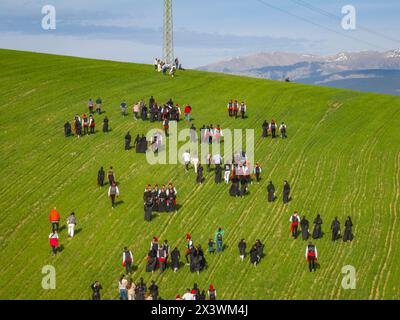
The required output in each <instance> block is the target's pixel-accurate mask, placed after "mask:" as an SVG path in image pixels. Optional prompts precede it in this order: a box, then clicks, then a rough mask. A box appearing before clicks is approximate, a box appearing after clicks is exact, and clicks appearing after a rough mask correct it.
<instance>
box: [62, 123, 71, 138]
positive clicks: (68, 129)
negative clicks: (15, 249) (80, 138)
mask: <svg viewBox="0 0 400 320" xmlns="http://www.w3.org/2000/svg"><path fill="white" fill-rule="evenodd" d="M64 135H65V136H66V137H69V136H70V135H71V124H70V123H69V121H67V122H66V123H65V124H64Z"/></svg>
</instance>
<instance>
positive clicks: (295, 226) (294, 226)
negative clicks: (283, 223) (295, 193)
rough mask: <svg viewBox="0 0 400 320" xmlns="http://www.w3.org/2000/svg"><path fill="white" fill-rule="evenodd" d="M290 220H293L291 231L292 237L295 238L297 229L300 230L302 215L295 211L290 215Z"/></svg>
mask: <svg viewBox="0 0 400 320" xmlns="http://www.w3.org/2000/svg"><path fill="white" fill-rule="evenodd" d="M289 221H290V222H291V223H290V232H291V233H292V237H293V238H294V239H296V238H297V231H298V228H299V223H300V217H299V215H298V214H297V211H295V212H294V213H293V215H292V216H291V217H290V219H289Z"/></svg>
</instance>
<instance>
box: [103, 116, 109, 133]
mask: <svg viewBox="0 0 400 320" xmlns="http://www.w3.org/2000/svg"><path fill="white" fill-rule="evenodd" d="M103 132H104V133H106V132H108V118H107V117H105V118H104V120H103Z"/></svg>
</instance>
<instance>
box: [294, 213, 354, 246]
mask: <svg viewBox="0 0 400 320" xmlns="http://www.w3.org/2000/svg"><path fill="white" fill-rule="evenodd" d="M289 221H290V232H291V235H292V237H293V238H294V239H296V238H297V236H298V235H299V227H301V236H302V239H303V240H308V238H309V237H310V235H311V236H312V238H313V239H321V238H322V237H323V235H324V233H323V232H322V224H323V220H322V218H321V215H320V214H317V217H316V218H315V219H314V222H313V225H314V228H313V231H312V233H311V234H310V231H309V226H310V223H309V221H308V220H307V218H306V217H305V216H303V217H302V218H301V219H300V217H299V215H298V213H297V211H295V212H294V213H293V214H292V215H291V216H290V219H289ZM344 225H345V230H344V234H343V241H344V242H348V241H352V240H353V222H352V221H351V218H350V217H347V219H346V221H345V224H344ZM331 231H332V241H337V240H339V239H340V236H341V230H340V221H339V220H338V218H337V217H335V219H334V220H333V221H332V223H331Z"/></svg>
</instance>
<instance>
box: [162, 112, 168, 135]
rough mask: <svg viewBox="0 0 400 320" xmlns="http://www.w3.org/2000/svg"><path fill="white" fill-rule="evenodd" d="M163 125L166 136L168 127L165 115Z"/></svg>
mask: <svg viewBox="0 0 400 320" xmlns="http://www.w3.org/2000/svg"><path fill="white" fill-rule="evenodd" d="M163 126H164V132H165V136H166V137H168V136H169V135H168V129H169V120H168V118H167V117H166V116H165V117H164V120H163Z"/></svg>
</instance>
